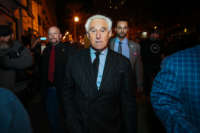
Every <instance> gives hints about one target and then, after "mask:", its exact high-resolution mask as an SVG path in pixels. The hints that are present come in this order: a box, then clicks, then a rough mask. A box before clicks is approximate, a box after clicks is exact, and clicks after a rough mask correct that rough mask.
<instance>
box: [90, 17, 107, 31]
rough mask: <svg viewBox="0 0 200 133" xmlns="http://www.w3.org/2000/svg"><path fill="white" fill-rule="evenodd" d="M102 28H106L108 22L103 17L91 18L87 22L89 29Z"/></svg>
mask: <svg viewBox="0 0 200 133" xmlns="http://www.w3.org/2000/svg"><path fill="white" fill-rule="evenodd" d="M102 28H103V29H108V23H107V21H106V20H105V19H93V20H92V21H91V22H90V24H89V30H91V29H102Z"/></svg>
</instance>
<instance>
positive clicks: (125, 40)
mask: <svg viewBox="0 0 200 133" xmlns="http://www.w3.org/2000/svg"><path fill="white" fill-rule="evenodd" d="M116 41H117V43H119V42H120V40H119V38H118V37H116ZM121 43H123V44H127V43H128V39H127V38H126V37H125V38H124V39H123V40H122V41H121Z"/></svg>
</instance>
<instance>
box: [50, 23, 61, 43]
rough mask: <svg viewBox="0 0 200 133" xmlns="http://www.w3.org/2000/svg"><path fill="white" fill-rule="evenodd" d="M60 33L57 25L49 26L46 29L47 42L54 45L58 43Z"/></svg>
mask: <svg viewBox="0 0 200 133" xmlns="http://www.w3.org/2000/svg"><path fill="white" fill-rule="evenodd" d="M61 38H62V35H61V34H60V30H59V29H58V28H57V27H51V28H49V31H48V40H49V43H51V44H53V45H56V44H58V43H60V40H61Z"/></svg>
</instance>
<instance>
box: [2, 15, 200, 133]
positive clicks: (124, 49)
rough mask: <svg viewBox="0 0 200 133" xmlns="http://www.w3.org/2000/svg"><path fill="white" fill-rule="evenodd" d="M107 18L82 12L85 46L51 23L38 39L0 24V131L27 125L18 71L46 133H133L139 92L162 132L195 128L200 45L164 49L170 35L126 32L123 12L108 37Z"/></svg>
mask: <svg viewBox="0 0 200 133" xmlns="http://www.w3.org/2000/svg"><path fill="white" fill-rule="evenodd" d="M112 25H113V22H112V20H111V19H110V18H109V17H106V16H104V15H93V16H91V17H89V18H88V19H87V21H86V23H85V31H86V35H87V38H88V39H89V42H90V46H89V47H88V48H80V47H79V46H77V45H76V44H70V43H64V42H62V34H61V31H60V29H59V28H58V27H57V26H51V27H50V28H49V29H48V35H47V40H46V41H43V40H41V39H40V38H38V39H36V40H35V41H34V42H32V43H31V45H27V44H22V43H21V42H19V41H16V40H14V37H13V32H12V29H11V27H10V26H8V25H1V26H0V75H1V76H0V106H1V107H0V108H1V110H0V132H2V133H31V132H34V131H33V129H32V126H31V120H30V117H29V115H28V113H27V110H26V104H24V101H23V98H21V97H20V93H19V90H17V89H16V88H17V86H16V81H17V79H18V76H19V72H23V73H25V75H26V76H27V75H28V78H30V80H31V81H30V84H31V87H32V88H34V89H35V91H31V92H32V93H31V94H32V95H34V94H33V92H35V93H39V94H40V96H41V102H42V105H43V106H44V109H45V111H46V114H47V116H48V121H49V127H50V132H51V133H102V132H104V133H139V132H138V131H139V130H138V129H137V128H138V127H142V125H140V126H138V121H139V119H140V117H138V113H139V112H138V111H139V109H138V108H139V106H137V105H138V102H137V100H138V97H139V96H141V95H144V97H145V100H147V101H148V102H149V104H152V107H153V109H154V111H155V115H157V118H158V120H157V121H156V122H158V123H159V124H161V123H162V124H161V126H164V127H165V129H166V131H164V130H163V132H167V133H198V131H200V129H199V125H200V115H199V113H198V112H199V111H200V108H199V106H198V105H199V104H200V99H199V97H200V91H199V89H200V69H199V68H200V52H199V51H200V46H199V45H198V44H196V46H194V45H195V44H194V43H192V44H191V45H192V46H194V47H192V48H187V49H186V47H185V49H186V50H185V49H179V50H181V51H179V50H174V51H173V50H172V52H171V51H170V52H169V49H167V48H168V46H169V44H166V43H169V41H170V40H168V41H166V40H165V41H164V40H161V39H160V36H159V34H160V33H159V32H158V31H152V33H151V34H150V37H149V38H148V39H145V40H141V41H138V42H135V41H133V40H130V39H128V31H129V25H128V21H127V20H125V19H120V20H118V21H117V22H116V24H115V28H114V29H115V33H116V36H114V37H112ZM171 42H172V41H171ZM24 43H26V41H24ZM195 43H196V42H195ZM188 44H189V43H188ZM166 51H167V52H166ZM175 52H176V53H175ZM174 53H175V54H174ZM28 87H30V85H29V86H28ZM24 89H25V91H26V89H28V88H24ZM24 89H23V90H24ZM152 122H154V121H152ZM156 126H158V125H156ZM157 128H158V127H157ZM154 132H157V131H156V130H154Z"/></svg>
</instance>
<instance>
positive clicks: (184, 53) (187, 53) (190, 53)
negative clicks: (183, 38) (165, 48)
mask: <svg viewBox="0 0 200 133" xmlns="http://www.w3.org/2000/svg"><path fill="white" fill-rule="evenodd" d="M199 51H200V45H197V46H195V47H192V48H187V49H185V50H181V51H178V52H176V53H174V54H172V55H171V56H168V57H167V58H168V59H173V58H190V57H195V56H200V52H199Z"/></svg>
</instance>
